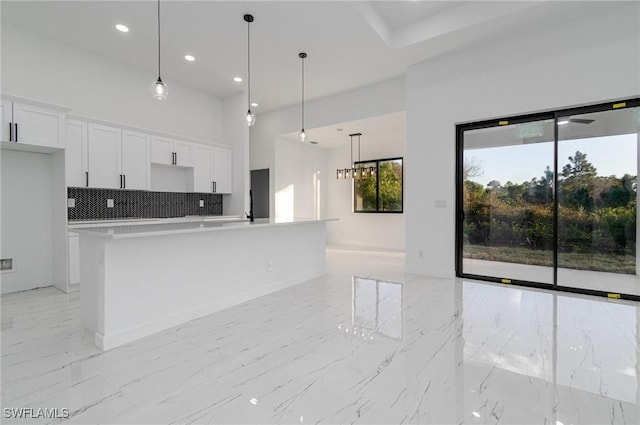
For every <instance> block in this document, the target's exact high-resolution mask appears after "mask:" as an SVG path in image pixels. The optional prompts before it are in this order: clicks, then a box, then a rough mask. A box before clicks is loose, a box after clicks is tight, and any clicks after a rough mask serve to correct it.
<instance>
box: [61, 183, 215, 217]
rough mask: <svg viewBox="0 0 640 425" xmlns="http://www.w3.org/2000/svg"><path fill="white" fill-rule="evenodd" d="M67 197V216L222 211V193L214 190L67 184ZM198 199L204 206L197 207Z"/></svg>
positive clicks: (166, 215) (115, 215) (139, 215)
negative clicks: (110, 203) (70, 203)
mask: <svg viewBox="0 0 640 425" xmlns="http://www.w3.org/2000/svg"><path fill="white" fill-rule="evenodd" d="M67 198H69V199H75V207H70V208H67V217H68V218H69V220H102V219H114V218H165V217H183V216H186V215H222V195H221V194H218V193H180V192H150V191H146V190H116V189H92V188H86V187H69V188H67ZM109 199H113V208H109V207H107V201H108V200H109ZM200 200H203V201H204V207H200Z"/></svg>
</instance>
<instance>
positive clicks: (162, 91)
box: [151, 77, 169, 100]
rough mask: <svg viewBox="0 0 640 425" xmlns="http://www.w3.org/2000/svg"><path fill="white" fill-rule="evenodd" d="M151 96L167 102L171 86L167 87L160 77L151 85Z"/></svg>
mask: <svg viewBox="0 0 640 425" xmlns="http://www.w3.org/2000/svg"><path fill="white" fill-rule="evenodd" d="M151 95H152V96H153V97H154V98H155V99H158V100H165V99H166V98H167V96H168V95H169V86H167V85H166V84H165V83H164V82H163V81H162V79H160V77H158V79H157V80H156V81H155V82H154V83H153V84H151Z"/></svg>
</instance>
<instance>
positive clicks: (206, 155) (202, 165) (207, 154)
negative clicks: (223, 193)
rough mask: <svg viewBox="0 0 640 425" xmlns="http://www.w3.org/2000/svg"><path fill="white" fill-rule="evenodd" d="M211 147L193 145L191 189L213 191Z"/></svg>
mask: <svg viewBox="0 0 640 425" xmlns="http://www.w3.org/2000/svg"><path fill="white" fill-rule="evenodd" d="M212 167H213V148H212V147H211V146H206V145H195V148H194V158H193V177H194V183H193V191H194V192H213V172H212Z"/></svg>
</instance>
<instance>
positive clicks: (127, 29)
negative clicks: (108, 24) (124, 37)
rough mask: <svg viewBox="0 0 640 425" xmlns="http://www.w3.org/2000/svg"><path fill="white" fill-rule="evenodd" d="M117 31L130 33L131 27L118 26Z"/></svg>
mask: <svg viewBox="0 0 640 425" xmlns="http://www.w3.org/2000/svg"><path fill="white" fill-rule="evenodd" d="M116 29H117V30H118V31H120V32H129V27H127V26H126V25H122V24H117V25H116Z"/></svg>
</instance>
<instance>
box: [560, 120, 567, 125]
mask: <svg viewBox="0 0 640 425" xmlns="http://www.w3.org/2000/svg"><path fill="white" fill-rule="evenodd" d="M565 124H569V120H562V121H558V125H565Z"/></svg>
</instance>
